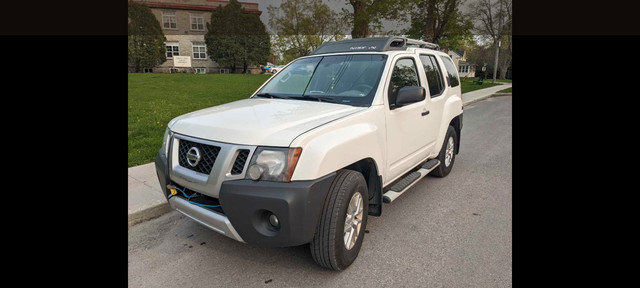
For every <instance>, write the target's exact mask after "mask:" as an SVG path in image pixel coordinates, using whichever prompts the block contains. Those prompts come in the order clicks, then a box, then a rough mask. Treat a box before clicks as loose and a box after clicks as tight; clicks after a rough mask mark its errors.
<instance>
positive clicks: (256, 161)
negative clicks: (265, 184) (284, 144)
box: [246, 147, 302, 182]
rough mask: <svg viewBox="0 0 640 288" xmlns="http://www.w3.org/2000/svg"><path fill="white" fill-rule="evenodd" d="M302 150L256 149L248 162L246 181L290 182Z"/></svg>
mask: <svg viewBox="0 0 640 288" xmlns="http://www.w3.org/2000/svg"><path fill="white" fill-rule="evenodd" d="M300 153H302V148H269V147H258V148H257V149H256V152H255V153H253V157H251V161H249V169H247V176H246V178H247V179H252V180H256V181H257V180H265V181H279V182H289V181H291V175H293V170H294V169H295V168H296V164H297V163H298V158H300Z"/></svg>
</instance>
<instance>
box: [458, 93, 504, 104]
mask: <svg viewBox="0 0 640 288" xmlns="http://www.w3.org/2000/svg"><path fill="white" fill-rule="evenodd" d="M495 96H512V95H511V93H494V94H491V95H487V96H482V97H480V98H476V99H473V100H469V101H467V102H464V103H462V105H471V104H473V103H476V102H479V101H482V100H486V99H487V98H491V97H495Z"/></svg>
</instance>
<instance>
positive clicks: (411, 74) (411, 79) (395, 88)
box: [389, 58, 420, 107]
mask: <svg viewBox="0 0 640 288" xmlns="http://www.w3.org/2000/svg"><path fill="white" fill-rule="evenodd" d="M406 86H420V81H419V80H418V72H417V70H416V64H415V63H414V62H413V59H410V58H404V59H400V60H398V62H396V65H395V67H393V74H391V83H389V107H394V106H395V105H396V98H398V92H399V91H400V88H402V87H406Z"/></svg>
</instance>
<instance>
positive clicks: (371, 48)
mask: <svg viewBox="0 0 640 288" xmlns="http://www.w3.org/2000/svg"><path fill="white" fill-rule="evenodd" d="M409 46H417V47H419V48H428V49H434V50H438V49H439V48H440V46H438V45H437V44H433V43H429V42H425V41H421V40H415V39H407V38H406V37H399V36H389V37H374V38H357V39H350V40H343V41H336V42H327V43H324V44H322V45H320V47H318V49H316V50H314V51H313V52H311V54H310V55H317V54H327V53H339V52H384V51H392V50H406V49H407V47H409Z"/></svg>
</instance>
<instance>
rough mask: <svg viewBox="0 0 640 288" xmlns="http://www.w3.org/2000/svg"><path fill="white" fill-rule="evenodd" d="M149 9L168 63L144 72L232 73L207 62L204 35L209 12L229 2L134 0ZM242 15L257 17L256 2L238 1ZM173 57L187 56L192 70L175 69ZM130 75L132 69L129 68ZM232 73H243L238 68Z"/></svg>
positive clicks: (216, 0)
mask: <svg viewBox="0 0 640 288" xmlns="http://www.w3.org/2000/svg"><path fill="white" fill-rule="evenodd" d="M135 2H138V3H142V4H145V5H147V6H149V7H150V8H151V12H152V13H153V15H155V16H156V19H158V22H160V26H161V27H162V31H163V33H164V36H165V38H167V41H166V42H165V45H166V49H167V50H166V52H167V61H165V62H164V63H162V64H161V65H160V66H157V67H148V68H145V72H155V73H175V72H185V71H186V72H191V73H231V72H233V71H229V70H230V69H229V68H227V67H220V66H219V65H218V63H216V62H214V61H212V60H211V59H209V56H208V55H207V49H206V44H205V42H204V35H205V34H206V33H207V28H206V27H207V24H208V23H209V21H210V19H211V12H212V11H215V10H216V9H217V8H218V6H223V7H224V6H226V5H227V4H229V1H224V0H135ZM240 4H241V5H242V8H243V9H244V11H245V13H253V14H257V15H260V14H262V11H260V10H258V3H249V2H240ZM173 56H190V57H191V67H192V68H191V69H188V68H175V69H174V66H173ZM249 70H250V72H251V73H259V72H260V71H261V70H260V68H259V67H249ZM129 72H132V67H129ZM235 72H242V68H238V69H237V71H235Z"/></svg>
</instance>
